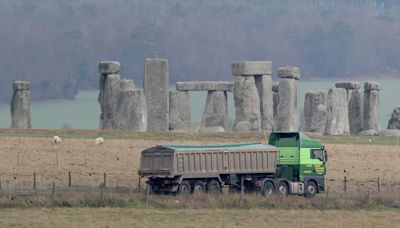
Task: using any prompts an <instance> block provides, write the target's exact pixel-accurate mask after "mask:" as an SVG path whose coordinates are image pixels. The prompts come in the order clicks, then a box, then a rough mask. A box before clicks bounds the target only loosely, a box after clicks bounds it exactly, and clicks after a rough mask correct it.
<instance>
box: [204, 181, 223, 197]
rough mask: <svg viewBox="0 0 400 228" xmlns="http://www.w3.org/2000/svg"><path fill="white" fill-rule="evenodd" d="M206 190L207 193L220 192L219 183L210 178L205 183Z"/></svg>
mask: <svg viewBox="0 0 400 228" xmlns="http://www.w3.org/2000/svg"><path fill="white" fill-rule="evenodd" d="M207 191H208V192H209V193H213V194H214V193H221V185H220V184H219V182H218V181H216V180H211V181H210V182H208V184H207Z"/></svg>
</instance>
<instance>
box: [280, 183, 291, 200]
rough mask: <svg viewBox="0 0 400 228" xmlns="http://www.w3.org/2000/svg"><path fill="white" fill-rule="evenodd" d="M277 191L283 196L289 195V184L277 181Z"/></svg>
mask: <svg viewBox="0 0 400 228" xmlns="http://www.w3.org/2000/svg"><path fill="white" fill-rule="evenodd" d="M278 193H279V194H280V195H281V196H283V197H286V196H288V195H289V186H288V185H287V184H286V182H284V181H281V182H279V184H278Z"/></svg>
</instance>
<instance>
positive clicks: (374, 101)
mask: <svg viewBox="0 0 400 228" xmlns="http://www.w3.org/2000/svg"><path fill="white" fill-rule="evenodd" d="M379 110H380V100H379V91H378V90H364V114H363V125H364V130H375V131H380V130H381V124H380V119H379Z"/></svg>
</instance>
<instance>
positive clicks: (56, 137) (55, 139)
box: [53, 135, 61, 144]
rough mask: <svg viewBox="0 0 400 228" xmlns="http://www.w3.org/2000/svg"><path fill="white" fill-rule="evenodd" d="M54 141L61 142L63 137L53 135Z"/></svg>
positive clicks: (55, 142)
mask: <svg viewBox="0 0 400 228" xmlns="http://www.w3.org/2000/svg"><path fill="white" fill-rule="evenodd" d="M53 143H54V144H61V138H60V137H58V136H57V135H55V136H53Z"/></svg>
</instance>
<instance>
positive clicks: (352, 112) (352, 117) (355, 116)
mask: <svg viewBox="0 0 400 228" xmlns="http://www.w3.org/2000/svg"><path fill="white" fill-rule="evenodd" d="M362 114H363V104H362V95H361V92H360V90H359V89H355V90H353V92H352V93H351V97H350V101H349V124H350V133H351V134H353V135H356V134H357V133H358V132H360V131H362V130H363V125H362V120H363V116H362Z"/></svg>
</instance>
